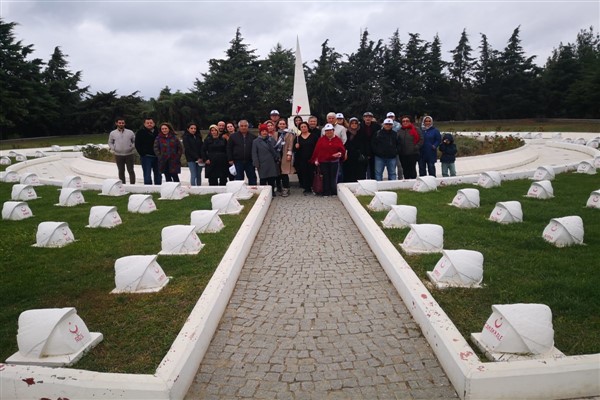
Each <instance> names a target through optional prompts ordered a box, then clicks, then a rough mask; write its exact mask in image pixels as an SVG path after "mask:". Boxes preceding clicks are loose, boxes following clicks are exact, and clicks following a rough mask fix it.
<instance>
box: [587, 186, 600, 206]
mask: <svg viewBox="0 0 600 400" xmlns="http://www.w3.org/2000/svg"><path fill="white" fill-rule="evenodd" d="M585 206H586V207H590V208H598V209H600V189H598V190H594V191H593V192H592V193H590V197H589V198H588V201H587V203H586V205H585Z"/></svg>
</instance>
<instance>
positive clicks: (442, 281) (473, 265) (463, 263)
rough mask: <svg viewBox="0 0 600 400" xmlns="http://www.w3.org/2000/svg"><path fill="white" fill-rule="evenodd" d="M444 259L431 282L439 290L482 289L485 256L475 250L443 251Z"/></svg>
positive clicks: (430, 276)
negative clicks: (450, 288) (453, 288)
mask: <svg viewBox="0 0 600 400" xmlns="http://www.w3.org/2000/svg"><path fill="white" fill-rule="evenodd" d="M442 254H443V256H442V258H440V260H439V261H438V262H437V264H436V265H435V267H434V269H433V271H430V272H427V276H428V277H429V280H430V281H431V282H432V283H433V284H434V285H435V286H436V287H437V288H438V289H441V288H446V287H467V288H470V287H481V282H482V281H483V254H481V253H480V252H478V251H473V250H442Z"/></svg>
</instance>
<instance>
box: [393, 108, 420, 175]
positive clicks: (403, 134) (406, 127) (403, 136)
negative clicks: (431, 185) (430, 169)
mask: <svg viewBox="0 0 600 400" xmlns="http://www.w3.org/2000/svg"><path fill="white" fill-rule="evenodd" d="M400 123H401V124H402V127H401V128H400V132H398V139H399V141H400V162H401V163H402V170H403V173H404V179H416V178H417V161H418V160H419V150H420V149H421V146H422V145H423V137H422V136H421V135H420V134H419V131H417V128H415V126H414V125H413V124H412V122H411V120H410V117H409V116H408V115H403V116H402V118H400Z"/></svg>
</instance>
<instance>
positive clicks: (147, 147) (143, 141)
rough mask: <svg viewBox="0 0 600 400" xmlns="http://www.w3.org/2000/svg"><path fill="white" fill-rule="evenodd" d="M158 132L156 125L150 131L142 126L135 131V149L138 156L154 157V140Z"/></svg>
mask: <svg viewBox="0 0 600 400" xmlns="http://www.w3.org/2000/svg"><path fill="white" fill-rule="evenodd" d="M158 134H159V131H158V128H157V127H156V126H155V127H154V129H152V130H151V131H149V130H148V129H146V127H143V128H142V129H140V130H139V131H137V133H136V134H135V149H136V150H137V152H138V154H139V155H140V157H144V156H151V157H156V154H154V141H155V140H156V137H157V136H158Z"/></svg>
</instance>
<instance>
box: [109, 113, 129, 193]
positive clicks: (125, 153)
mask: <svg viewBox="0 0 600 400" xmlns="http://www.w3.org/2000/svg"><path fill="white" fill-rule="evenodd" d="M115 125H116V126H117V129H115V130H114V131H112V132H110V134H109V135H108V148H109V149H110V151H111V152H112V153H113V154H114V155H115V163H116V164H117V170H118V172H119V179H120V180H121V182H123V183H126V182H125V167H127V173H128V174H129V183H131V184H132V185H133V184H135V170H134V168H133V166H134V164H135V134H134V133H133V131H132V130H131V129H127V128H125V118H122V117H118V118H117V119H116V120H115Z"/></svg>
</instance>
